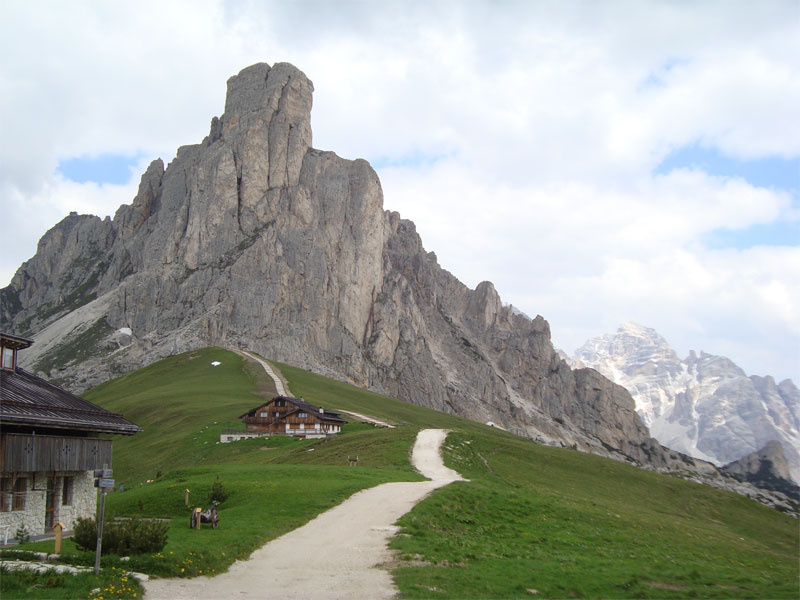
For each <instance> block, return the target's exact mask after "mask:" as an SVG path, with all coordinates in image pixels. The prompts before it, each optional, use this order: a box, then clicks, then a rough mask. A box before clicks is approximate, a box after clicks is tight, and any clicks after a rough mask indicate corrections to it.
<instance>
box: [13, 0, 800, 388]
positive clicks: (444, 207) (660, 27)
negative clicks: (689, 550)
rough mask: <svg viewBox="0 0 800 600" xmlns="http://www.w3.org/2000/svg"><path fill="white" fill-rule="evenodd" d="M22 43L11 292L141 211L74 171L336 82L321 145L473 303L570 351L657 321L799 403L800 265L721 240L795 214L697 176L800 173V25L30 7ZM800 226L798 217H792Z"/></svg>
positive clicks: (730, 16) (715, 13)
mask: <svg viewBox="0 0 800 600" xmlns="http://www.w3.org/2000/svg"><path fill="white" fill-rule="evenodd" d="M4 9H5V13H4V20H3V21H2V22H0V52H2V53H3V56H5V57H7V60H5V61H4V62H3V64H2V66H0V110H1V111H2V112H3V114H4V115H6V116H7V118H6V121H5V122H4V138H5V139H4V144H3V146H2V147H0V190H2V195H1V197H0V202H2V209H3V210H4V211H5V212H4V221H3V225H2V229H3V234H4V237H6V238H8V239H12V238H11V236H13V239H14V241H15V244H17V245H18V247H19V249H20V250H21V251H22V252H21V254H19V255H16V256H14V255H12V256H10V257H9V256H8V255H5V256H4V257H3V260H5V261H6V262H3V263H0V280H3V281H5V280H8V279H9V278H10V274H11V272H12V271H13V270H14V269H15V268H16V266H18V265H19V263H20V262H22V260H24V259H26V258H28V257H29V256H30V255H31V254H32V253H33V251H34V249H35V240H36V239H37V238H38V237H39V236H41V235H42V234H43V233H44V231H45V230H46V229H48V228H49V227H50V226H52V225H53V224H54V223H55V222H57V221H58V220H59V219H60V218H61V217H63V216H65V215H66V214H67V213H68V212H69V211H71V210H78V211H87V212H98V213H101V214H113V212H114V210H115V207H116V206H117V205H118V204H120V203H122V202H129V201H130V200H131V199H132V197H133V193H134V192H135V187H136V183H137V181H138V177H136V176H135V177H132V179H131V181H130V182H129V183H128V184H127V185H125V186H107V185H106V186H97V185H94V186H93V185H91V184H87V185H83V186H79V185H77V184H73V183H70V182H67V181H64V180H63V179H60V178H59V177H57V176H56V175H55V174H54V170H55V168H56V165H57V164H58V161H59V160H60V159H63V158H67V157H70V156H80V155H95V154H100V153H121V154H128V155H132V154H133V155H135V154H138V153H143V154H144V155H145V156H146V157H147V158H146V159H145V160H144V161H143V165H142V168H143V167H144V164H146V163H147V162H149V159H151V158H156V157H158V156H160V157H162V158H164V159H165V160H167V161H168V160H169V159H170V158H171V157H172V156H173V155H174V152H175V150H176V148H177V147H178V146H179V145H182V144H189V143H196V142H199V141H200V140H202V138H203V136H204V135H206V133H207V131H208V124H209V121H210V119H211V117H212V116H214V115H218V114H220V113H221V112H222V109H223V104H224V94H225V86H224V82H225V80H226V79H227V78H228V77H230V76H231V75H233V74H235V73H236V72H238V71H239V70H240V69H241V68H243V67H244V66H246V65H248V64H252V63H254V62H257V61H267V62H270V63H272V62H278V61H288V62H292V63H293V64H295V65H297V66H298V67H299V68H301V69H303V70H304V71H305V72H306V74H307V75H308V76H309V77H310V78H311V79H312V80H313V81H314V84H315V97H314V112H313V118H312V125H313V129H314V140H315V146H317V147H319V148H322V149H326V150H333V151H335V152H337V153H338V154H340V155H342V156H344V157H347V158H356V157H363V158H367V159H370V160H371V161H373V162H374V163H375V164H376V165H379V164H384V165H395V166H383V167H381V168H379V169H378V170H379V174H380V176H381V180H382V184H383V188H384V192H385V205H386V207H387V208H389V209H393V210H399V211H400V212H401V214H402V215H403V216H404V217H406V218H411V219H412V220H414V221H415V222H416V224H417V228H418V230H419V231H420V233H421V235H422V238H423V242H424V244H425V246H426V248H427V249H428V250H434V251H435V252H436V253H437V255H438V256H439V258H440V262H441V263H442V264H443V266H444V267H445V268H448V269H450V270H451V271H453V272H454V274H455V275H456V276H458V277H459V278H461V279H462V280H463V281H465V283H467V284H469V285H472V286H474V285H475V284H477V283H478V282H479V281H481V280H483V279H490V280H493V281H494V282H495V284H496V285H497V287H498V289H499V291H500V293H501V295H502V296H503V298H504V299H505V300H506V301H511V302H513V303H514V304H518V305H519V306H520V307H521V308H522V309H523V310H524V311H525V312H527V313H529V314H536V313H541V314H543V315H544V316H545V317H546V318H548V319H549V320H550V322H551V325H552V330H553V334H554V340H555V341H556V343H558V344H560V345H562V346H563V347H564V348H565V349H566V350H571V349H572V348H574V347H575V346H577V345H579V344H580V343H582V342H583V341H584V340H585V338H587V337H589V336H590V335H594V334H597V333H601V332H603V331H607V330H610V329H613V328H615V327H616V325H617V324H618V323H619V322H621V321H625V320H637V321H639V322H642V323H643V324H645V325H648V326H652V327H655V328H656V329H657V330H659V331H660V332H661V333H662V334H663V335H664V336H665V337H666V338H667V339H668V340H670V341H671V342H673V343H674V344H675V345H676V347H678V349H679V350H681V351H688V349H689V348H693V347H703V348H704V349H705V350H707V351H709V352H714V353H718V354H726V355H728V356H730V357H731V358H732V359H734V360H735V361H737V362H740V363H741V364H742V366H743V367H745V369H746V370H749V371H757V372H761V373H768V372H773V373H775V374H777V375H779V376H782V377H786V376H793V377H795V379H798V370H797V365H798V364H800V356H799V355H798V340H799V339H800V325H799V323H800V316H798V313H797V309H796V308H793V307H794V305H793V303H792V302H791V300H792V298H796V297H800V290H798V289H797V283H796V282H797V281H798V280H800V272H799V269H798V265H797V261H798V258H797V247H792V248H777V247H773V248H768V247H763V248H750V249H745V250H736V249H728V250H712V249H709V248H708V247H707V245H706V244H705V243H704V236H707V235H708V234H710V233H712V232H714V231H715V230H719V229H721V228H725V229H733V230H746V229H747V228H748V227H750V226H752V225H755V224H770V223H782V222H788V221H792V220H794V221H796V220H797V218H798V215H797V206H795V207H794V208H793V207H792V199H791V198H790V196H789V195H788V194H787V193H785V192H782V191H780V190H773V189H764V188H756V187H754V186H752V185H750V184H748V183H747V182H746V181H745V180H744V179H742V178H736V177H714V176H712V175H709V174H707V173H703V172H702V171H698V170H696V169H695V170H691V169H682V170H678V171H673V172H672V173H669V174H665V175H657V176H654V175H653V174H652V171H653V169H654V168H655V167H656V166H657V165H658V164H659V163H660V162H661V161H662V160H663V158H664V157H665V156H667V155H668V154H669V153H670V152H671V151H672V150H674V149H676V148H679V147H682V146H686V145H691V144H701V145H703V146H707V147H710V148H715V149H717V150H718V151H719V152H721V153H723V154H727V155H730V156H734V157H738V158H743V159H752V158H764V157H771V156H782V157H790V158H791V157H797V156H798V155H799V154H800V118H798V109H797V108H796V107H797V106H799V105H800V58H798V57H800V27H799V26H798V22H800V19H798V17H800V14H798V13H800V9H799V8H798V5H797V4H796V3H795V2H792V1H787V2H769V3H752V2H743V1H733V2H730V1H708V2H702V3H668V2H635V3H631V2H603V3H595V2H527V1H519V2H516V1H506V2H499V3H497V2H488V1H478V0H475V1H458V2H456V1H452V2H450V1H441V2H435V3H431V2H422V1H415V0H409V1H402V2H400V1H388V0H387V1H386V2H381V3H379V4H375V3H372V2H366V1H360V0H342V1H341V2H336V3H331V2H327V1H323V0H319V1H310V0H309V1H302V2H301V1H298V2H277V1H276V2H246V1H229V2H217V1H214V0H204V1H202V2H197V1H189V0H186V1H175V2H170V3H167V4H164V3H160V2H137V3H136V4H135V5H134V4H131V5H123V4H119V3H114V4H104V3H94V2H70V3H69V4H68V5H67V4H65V3H60V2H51V3H45V2H40V3H29V2H21V1H19V2H18V1H13V0H12V1H10V2H7V3H6V6H5V7H4ZM795 203H797V199H796V198H795Z"/></svg>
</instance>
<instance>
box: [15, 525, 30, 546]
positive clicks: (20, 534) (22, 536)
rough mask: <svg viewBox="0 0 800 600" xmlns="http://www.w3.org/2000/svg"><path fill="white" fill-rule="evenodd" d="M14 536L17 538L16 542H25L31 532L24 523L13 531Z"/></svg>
mask: <svg viewBox="0 0 800 600" xmlns="http://www.w3.org/2000/svg"><path fill="white" fill-rule="evenodd" d="M14 537H15V538H17V543H18V544H25V543H27V542H28V541H29V540H30V539H31V534H30V532H29V531H28V528H27V527H25V523H23V524H22V525H20V526H19V527H17V530H16V531H15V532H14Z"/></svg>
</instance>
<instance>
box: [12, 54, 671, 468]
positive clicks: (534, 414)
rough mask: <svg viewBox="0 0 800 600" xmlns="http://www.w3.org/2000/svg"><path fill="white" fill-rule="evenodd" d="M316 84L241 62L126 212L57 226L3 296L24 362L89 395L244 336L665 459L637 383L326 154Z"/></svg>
mask: <svg viewBox="0 0 800 600" xmlns="http://www.w3.org/2000/svg"><path fill="white" fill-rule="evenodd" d="M312 91H313V85H312V83H311V82H310V81H309V80H308V79H307V78H306V76H305V75H304V74H303V73H302V72H300V71H299V70H297V69H296V68H295V67H293V66H291V65H288V64H275V65H274V66H272V67H270V66H269V65H266V64H257V65H253V66H251V67H248V68H247V69H244V70H243V71H242V72H241V73H239V74H238V75H237V76H235V77H232V78H231V79H230V80H229V81H228V94H227V99H226V103H225V113H224V114H223V115H222V117H220V118H216V117H215V118H214V119H213V120H212V122H211V130H210V133H209V135H208V136H207V137H206V138H205V140H203V142H202V143H201V144H197V145H193V146H184V147H181V148H180V149H179V150H178V152H177V156H176V158H175V159H174V160H173V161H172V162H171V163H170V164H169V165H168V166H167V167H166V168H165V167H164V165H163V163H162V161H161V160H156V161H154V162H153V163H152V164H151V165H150V167H149V168H148V169H147V171H146V172H145V174H144V175H143V176H142V180H141V184H140V187H139V191H138V193H137V195H136V197H135V198H134V200H133V202H132V203H131V204H130V205H124V206H122V207H120V208H119V210H118V211H117V213H116V215H115V216H114V219H113V220H110V219H107V220H104V221H103V220H100V219H97V218H96V217H91V216H77V215H70V216H69V217H67V218H66V219H64V221H62V222H61V223H59V224H58V225H56V226H55V227H54V228H53V229H52V230H51V231H49V232H48V233H47V234H46V235H45V236H44V237H43V238H42V241H41V242H40V244H39V249H38V252H37V254H36V255H35V256H34V257H33V258H32V259H30V260H29V261H27V262H26V263H24V264H23V265H22V266H21V267H20V269H19V271H18V272H17V274H16V275H15V277H14V279H13V280H12V282H11V284H10V285H9V287H7V288H5V289H3V290H2V291H0V293H1V294H2V315H0V316H1V318H2V323H1V326H2V328H3V329H6V330H9V331H13V332H16V333H18V334H23V335H32V336H33V337H34V338H35V340H36V344H34V346H33V347H32V348H31V349H30V350H29V351H28V352H26V361H27V366H28V367H29V368H32V369H34V370H37V371H43V372H44V373H45V375H47V376H49V377H52V378H56V379H58V380H59V381H60V382H61V383H63V384H64V385H67V386H69V387H71V388H72V389H74V390H81V389H85V388H86V387H89V386H90V385H94V384H96V383H99V382H101V381H103V380H105V379H107V378H109V377H111V376H112V375H116V374H119V373H123V372H126V371H129V370H131V369H134V368H138V367H140V366H142V365H144V364H147V363H148V362H151V361H153V360H156V359H158V358H162V357H164V356H167V355H169V354H172V353H174V352H178V351H184V350H189V349H192V348H197V347H201V346H208V345H219V346H227V347H240V346H241V347H247V348H249V349H252V350H255V351H257V352H259V353H261V354H263V355H264V356H267V357H269V358H272V359H276V360H280V361H285V362H288V363H292V364H296V365H298V366H302V367H305V368H309V369H312V370H314V371H317V372H320V373H322V374H326V375H333V376H335V377H338V378H340V379H344V380H348V381H351V382H353V383H356V384H358V385H362V386H366V387H369V388H371V389H374V390H376V391H380V392H384V393H388V394H390V395H392V396H395V397H398V398H401V399H404V400H407V401H410V402H413V403H416V404H420V405H423V406H428V407H431V408H435V409H438V410H443V411H446V412H450V413H453V414H458V415H462V416H465V417H468V418H470V419H474V420H478V421H489V420H491V421H493V422H495V423H497V424H499V425H502V426H503V427H504V428H506V429H508V430H510V431H512V432H515V433H518V434H521V435H525V436H528V437H531V438H533V439H537V440H539V441H543V442H548V443H557V444H563V445H570V446H575V447H578V448H582V449H586V450H590V451H594V452H598V453H614V452H620V451H624V452H626V453H627V454H628V455H629V456H632V457H633V458H637V459H640V460H646V459H648V457H650V456H651V455H652V454H653V453H655V454H658V453H659V452H662V453H663V449H661V448H660V446H658V444H657V443H656V442H655V441H654V440H651V439H649V434H648V430H647V428H646V427H645V426H644V425H643V423H642V421H641V419H640V418H639V417H638V416H637V414H636V413H635V411H634V403H633V400H632V399H631V397H630V395H629V394H628V393H627V392H626V391H625V389H624V388H622V387H621V386H619V385H616V384H614V383H612V382H611V381H609V380H608V379H606V378H605V377H603V376H601V375H600V374H599V373H597V372H596V371H594V370H592V369H578V370H575V371H573V370H572V369H570V367H569V366H568V365H567V363H566V362H565V361H564V360H562V359H561V358H560V357H559V356H558V355H557V354H556V353H555V351H554V350H553V347H552V344H551V342H550V331H549V326H548V324H547V322H546V321H545V320H544V319H543V318H542V317H540V316H537V317H536V318H535V319H532V320H531V319H529V318H527V317H526V316H524V315H522V314H517V313H515V312H514V311H513V310H512V308H511V307H504V306H503V304H502V302H501V301H500V297H499V296H498V294H497V292H496V290H495V289H494V286H493V285H492V284H491V283H489V282H484V283H481V284H480V285H479V286H478V287H477V288H476V289H475V290H471V289H469V288H467V287H466V286H465V285H463V284H462V283H461V282H459V281H458V280H457V279H456V278H455V277H453V276H452V275H451V274H450V273H448V272H447V271H445V270H443V269H442V268H441V267H440V266H439V264H438V262H437V260H436V256H435V255H434V254H433V253H428V252H426V251H425V249H424V248H423V246H422V241H421V240H420V238H419V236H418V235H417V233H416V230H415V227H414V224H413V223H412V222H410V221H407V220H404V219H402V218H400V216H399V215H398V214H397V213H392V212H387V211H384V210H383V195H382V191H381V185H380V181H379V180H378V177H377V175H376V173H375V172H374V171H373V169H372V168H371V167H370V165H369V164H368V163H367V162H365V161H363V160H355V161H350V160H344V159H342V158H340V157H338V156H337V155H335V154H333V153H332V152H322V151H319V150H315V149H314V148H312V146H311V128H310V110H311V104H312ZM120 340H124V342H125V343H124V344H123V343H122V342H121V341H120ZM643 448H648V449H649V450H648V451H647V452H644V451H643V450H642V449H643ZM665 457H666V454H664V456H662V459H663V460H664V461H668V459H667V458H665Z"/></svg>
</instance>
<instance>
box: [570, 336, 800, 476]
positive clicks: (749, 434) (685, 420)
mask: <svg viewBox="0 0 800 600" xmlns="http://www.w3.org/2000/svg"><path fill="white" fill-rule="evenodd" d="M574 364H575V365H580V366H587V367H592V368H594V369H597V370H598V371H600V372H601V373H603V374H604V375H606V376H607V377H609V378H610V379H612V380H613V381H615V382H616V383H619V384H620V385H622V386H624V387H625V388H627V389H628V390H629V391H630V392H631V395H632V396H633V398H634V400H635V401H636V409H637V411H638V412H639V414H640V416H641V417H642V419H643V421H644V422H645V423H646V424H647V425H648V426H649V427H650V431H651V432H652V434H653V436H654V437H655V438H656V439H658V440H659V441H660V442H661V443H662V444H664V445H666V446H668V447H670V448H673V449H675V450H678V451H680V452H685V453H687V454H689V455H691V456H695V457H697V458H701V459H704V460H708V461H711V462H714V463H716V464H718V465H722V464H725V463H728V462H731V461H734V460H736V459H739V458H740V457H742V456H745V455H748V454H750V453H753V452H757V451H758V450H759V449H761V448H762V447H763V446H764V445H765V444H767V443H768V442H770V441H778V442H780V444H781V445H782V447H783V453H784V454H785V455H786V460H787V461H788V468H789V470H790V471H791V475H792V477H793V478H794V479H795V481H798V480H800V391H798V389H797V387H796V386H795V385H794V383H792V381H791V380H789V379H787V380H784V381H782V382H780V383H778V384H776V383H775V380H774V379H773V378H772V377H769V376H767V377H758V376H755V375H754V376H751V377H748V376H747V375H746V374H745V372H744V371H743V370H742V369H740V368H739V367H738V366H736V364H734V363H733V361H731V360H730V359H728V358H726V357H724V356H715V355H712V354H706V353H705V352H701V353H700V356H698V355H697V354H696V353H694V352H691V353H690V354H689V356H688V357H687V358H686V359H685V360H681V359H679V358H678V356H677V355H676V354H675V352H674V351H673V350H672V348H670V346H669V344H668V343H667V342H666V341H665V340H664V338H662V337H661V336H660V335H658V333H656V332H655V331H654V330H653V329H650V328H647V327H642V326H639V325H636V324H633V323H626V324H624V325H622V326H621V327H620V328H619V329H618V330H617V332H616V333H615V334H612V335H604V336H598V337H596V338H593V339H591V340H589V341H587V342H586V344H584V345H583V346H582V347H581V348H579V349H578V350H577V351H576V353H575V363H574ZM781 459H783V458H782V456H781ZM787 477H788V476H787Z"/></svg>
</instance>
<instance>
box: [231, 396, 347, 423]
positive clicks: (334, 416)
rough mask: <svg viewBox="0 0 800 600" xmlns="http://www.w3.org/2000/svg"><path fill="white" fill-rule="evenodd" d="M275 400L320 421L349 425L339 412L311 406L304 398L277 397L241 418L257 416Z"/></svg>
mask: <svg viewBox="0 0 800 600" xmlns="http://www.w3.org/2000/svg"><path fill="white" fill-rule="evenodd" d="M275 400H286V402H290V403H291V404H293V405H294V406H295V407H297V410H301V411H303V412H307V413H309V414H311V415H314V416H315V417H317V418H318V419H322V420H324V421H334V422H337V423H347V421H345V420H344V419H343V418H342V417H341V416H340V415H339V413H337V412H333V411H331V410H328V409H327V408H326V409H322V408H320V407H319V406H314V405H313V404H309V403H308V402H306V401H305V400H303V399H302V398H292V397H290V396H276V397H275V398H273V399H272V400H270V401H269V402H264V403H263V404H259V405H258V406H256V407H255V408H253V409H251V410H248V411H247V412H246V413H244V414H243V415H240V416H239V418H240V419H241V418H243V417H252V416H255V414H256V413H257V412H258V410H259V409H261V408H263V407H264V406H266V405H267V404H271V403H272V402H274V401H275Z"/></svg>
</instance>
